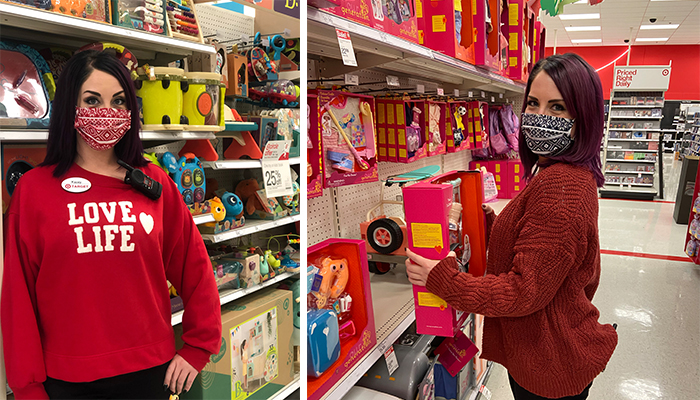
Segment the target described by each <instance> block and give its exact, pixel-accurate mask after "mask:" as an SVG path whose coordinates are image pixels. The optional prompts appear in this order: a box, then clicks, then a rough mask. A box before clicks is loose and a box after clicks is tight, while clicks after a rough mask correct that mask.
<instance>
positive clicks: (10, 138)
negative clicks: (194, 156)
mask: <svg viewBox="0 0 700 400" xmlns="http://www.w3.org/2000/svg"><path fill="white" fill-rule="evenodd" d="M2 5H3V3H0V6H2ZM140 136H141V140H187V139H216V135H215V134H214V132H193V131H192V132H191V131H141V133H140ZM48 138H49V131H48V129H0V140H1V141H6V142H27V141H29V142H35V141H46V140H48Z"/></svg>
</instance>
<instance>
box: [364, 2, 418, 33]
mask: <svg viewBox="0 0 700 400" xmlns="http://www.w3.org/2000/svg"><path fill="white" fill-rule="evenodd" d="M370 3H371V4H372V18H373V21H372V27H373V28H375V29H377V30H380V31H384V32H387V33H389V34H392V35H394V36H396V37H400V38H402V39H406V40H408V41H410V42H413V43H418V18H417V16H416V6H415V4H414V2H413V1H410V0H381V1H378V0H374V1H371V2H370Z"/></svg>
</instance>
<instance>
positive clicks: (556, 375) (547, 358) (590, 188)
mask: <svg viewBox="0 0 700 400" xmlns="http://www.w3.org/2000/svg"><path fill="white" fill-rule="evenodd" d="M599 280H600V247H599V243H598V193H597V189H596V185H595V181H594V179H593V174H591V172H590V171H588V170H587V169H585V168H581V167H575V166H572V165H569V164H565V163H558V164H555V165H552V166H550V167H547V168H545V169H543V170H541V171H540V173H538V174H537V176H535V177H534V178H533V179H532V181H531V182H530V184H528V186H527V187H526V188H525V190H523V191H522V192H521V193H520V194H519V195H518V196H517V197H516V198H515V199H513V200H512V201H511V202H510V203H509V204H508V205H507V206H506V207H505V208H504V209H503V212H502V213H501V214H500V215H499V216H498V217H497V218H496V219H495V221H494V222H493V226H492V227H491V236H490V239H489V250H488V260H487V270H486V276H483V277H475V276H472V275H470V274H468V273H460V272H458V271H457V270H456V261H455V259H454V258H449V259H445V260H443V261H441V262H440V263H439V264H437V265H436V266H435V267H434V268H433V269H432V270H431V271H430V274H429V275H428V282H427V285H426V287H427V288H428V290H430V291H431V292H433V293H435V294H436V295H438V296H440V297H441V298H443V299H444V300H445V301H447V302H448V303H449V304H451V305H452V306H454V307H455V308H457V309H459V310H462V311H467V312H474V313H478V314H483V315H484V316H485V320H484V334H483V349H482V357H484V358H486V359H489V360H492V361H496V362H498V363H500V364H502V365H503V366H505V367H506V368H507V369H508V372H510V374H511V375H512V376H513V379H515V381H516V382H518V384H520V386H522V387H524V388H525V389H527V390H529V391H530V392H532V393H534V394H536V395H539V396H542V397H548V398H559V397H565V396H573V395H577V394H579V393H581V392H582V391H583V390H584V389H585V388H586V386H587V385H588V384H589V383H591V381H592V380H593V379H594V378H595V377H596V376H597V375H598V374H599V373H600V372H601V371H602V370H603V369H604V368H605V365H606V364H607V362H608V360H609V359H610V357H611V356H612V353H613V351H614V350H615V347H616V345H617V334H616V333H615V330H614V329H613V327H612V326H611V325H601V324H600V323H599V322H598V317H599V312H598V309H597V308H596V307H595V306H594V305H593V304H592V303H591V301H592V300H593V295H594V294H595V291H596V289H597V288H598V282H599Z"/></svg>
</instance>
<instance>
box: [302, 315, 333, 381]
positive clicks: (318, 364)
mask: <svg viewBox="0 0 700 400" xmlns="http://www.w3.org/2000/svg"><path fill="white" fill-rule="evenodd" d="M306 315H307V334H308V336H307V341H306V342H307V349H308V357H307V362H308V364H307V368H306V375H307V376H313V377H316V378H318V377H319V376H321V374H323V373H324V372H325V371H326V370H327V369H328V368H330V366H331V365H333V363H334V362H336V361H337V360H338V358H339V357H340V327H339V326H338V317H337V316H336V313H335V312H334V311H332V310H326V309H322V310H310V311H309V312H308V313H307V314H306Z"/></svg>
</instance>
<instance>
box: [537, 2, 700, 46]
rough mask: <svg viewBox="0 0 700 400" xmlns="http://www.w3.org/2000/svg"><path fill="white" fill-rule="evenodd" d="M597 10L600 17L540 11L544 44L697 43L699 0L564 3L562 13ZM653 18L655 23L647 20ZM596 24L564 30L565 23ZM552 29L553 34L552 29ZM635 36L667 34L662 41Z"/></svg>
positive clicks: (571, 24)
mask: <svg viewBox="0 0 700 400" xmlns="http://www.w3.org/2000/svg"><path fill="white" fill-rule="evenodd" d="M590 13H599V14H600V19H582V20H562V19H560V18H559V16H556V17H550V16H549V15H547V14H546V13H544V12H542V14H541V18H542V22H543V23H544V25H545V26H546V27H547V47H552V46H554V39H555V36H556V43H557V46H558V47H562V46H624V45H626V43H625V42H624V41H625V39H629V38H630V28H632V33H631V37H632V44H633V45H635V46H639V45H659V44H700V0H671V1H669V0H666V1H650V0H605V1H603V2H602V3H601V4H598V5H595V6H589V5H588V4H587V2H581V4H569V5H566V6H564V14H566V15H569V14H590ZM651 18H656V22H655V23H653V24H652V23H651V22H650V21H649V20H650V19H651ZM668 24H679V25H680V26H679V27H678V28H677V29H650V30H640V26H641V25H654V26H659V25H668ZM580 26H593V27H595V26H600V30H599V31H577V32H571V31H566V30H565V27H580ZM555 30H556V35H555V33H554V31H555ZM638 38H669V39H668V40H666V41H651V42H641V41H637V39H638ZM577 39H601V40H602V42H600V43H590V42H589V43H573V42H572V40H577Z"/></svg>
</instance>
